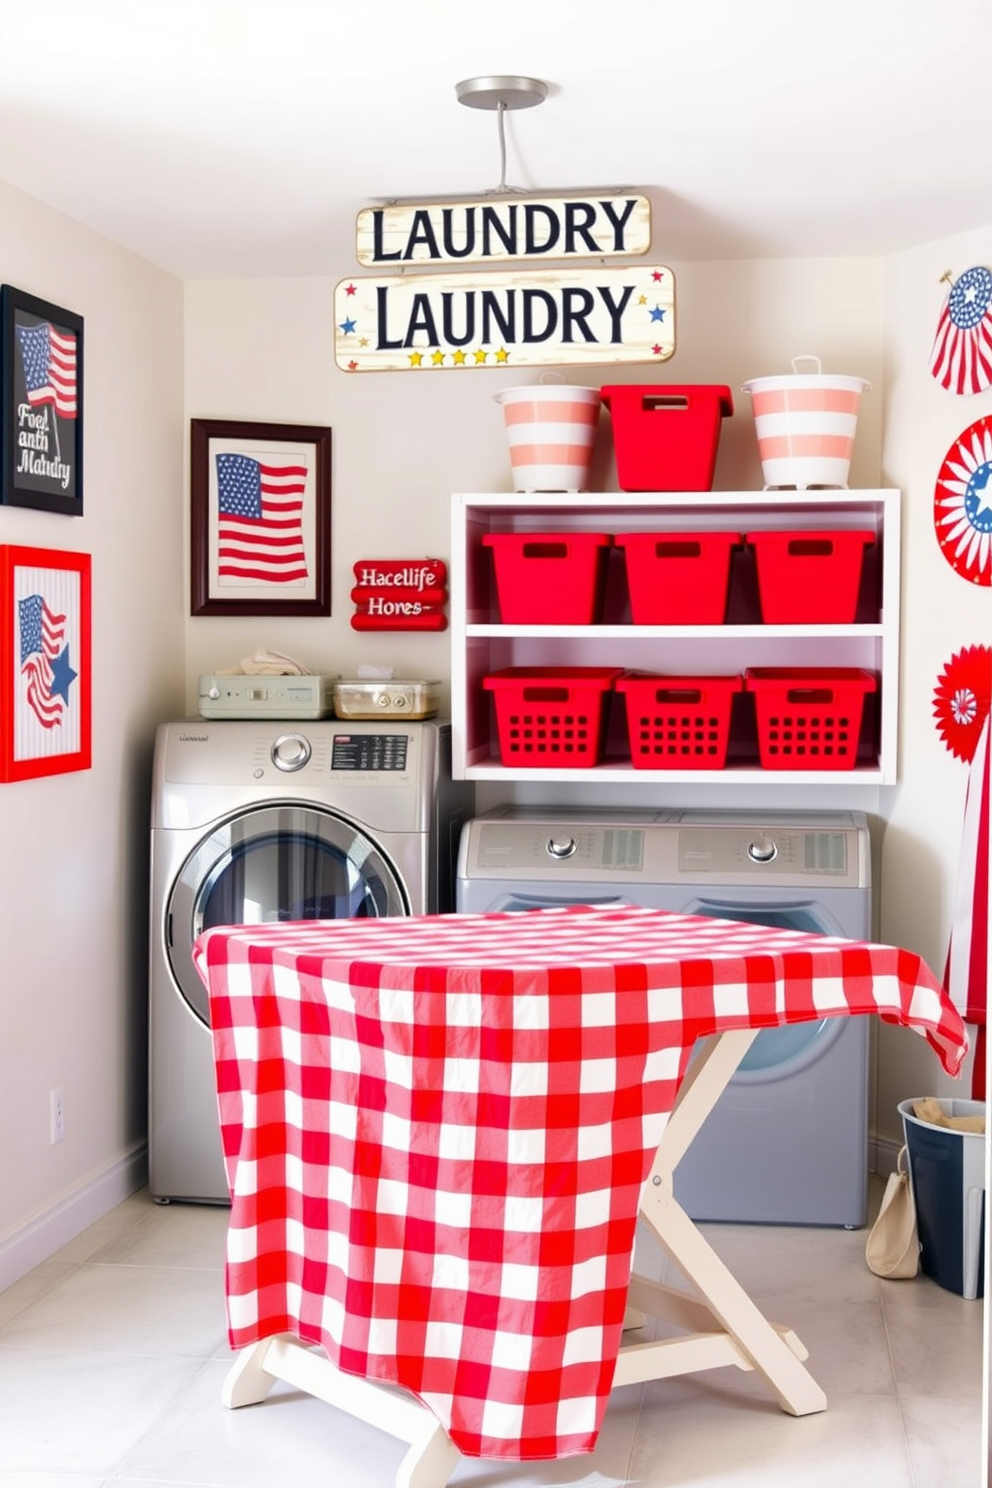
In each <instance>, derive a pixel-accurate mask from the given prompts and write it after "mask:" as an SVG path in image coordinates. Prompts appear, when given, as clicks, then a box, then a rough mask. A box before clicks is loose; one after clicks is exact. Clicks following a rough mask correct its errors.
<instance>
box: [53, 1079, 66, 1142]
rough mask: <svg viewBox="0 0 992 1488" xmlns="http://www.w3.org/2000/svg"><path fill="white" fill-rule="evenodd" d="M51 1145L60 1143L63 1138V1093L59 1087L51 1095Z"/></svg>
mask: <svg viewBox="0 0 992 1488" xmlns="http://www.w3.org/2000/svg"><path fill="white" fill-rule="evenodd" d="M50 1114H51V1123H52V1143H53V1145H54V1144H55V1143H56V1142H61V1140H62V1138H63V1137H64V1136H65V1091H64V1090H63V1089H62V1086H61V1085H60V1086H59V1087H58V1089H57V1090H53V1091H52V1095H51V1113H50Z"/></svg>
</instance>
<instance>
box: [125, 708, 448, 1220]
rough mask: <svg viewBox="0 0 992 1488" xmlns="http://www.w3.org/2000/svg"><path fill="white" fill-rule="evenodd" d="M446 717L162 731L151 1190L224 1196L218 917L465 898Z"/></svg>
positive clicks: (380, 911)
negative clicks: (216, 1058) (197, 962)
mask: <svg viewBox="0 0 992 1488" xmlns="http://www.w3.org/2000/svg"><path fill="white" fill-rule="evenodd" d="M450 747H451V730H450V725H448V724H446V723H437V722H425V723H413V722H406V721H403V722H402V723H388V722H385V721H377V722H374V723H342V722H340V721H336V720H322V721H319V722H314V723H305V724H295V723H273V722H264V721H260V722H255V721H237V722H228V721H224V722H211V723H208V722H204V721H203V720H187V721H186V722H181V723H166V724H163V725H161V727H160V728H159V730H158V734H157V737H156V742H155V754H154V763H153V771H152V775H153V782H152V805H151V936H150V967H149V972H150V1010H149V1132H148V1158H149V1187H150V1189H151V1193H152V1195H153V1197H155V1198H156V1199H159V1200H165V1199H188V1200H199V1201H201V1202H208V1203H209V1202H227V1200H228V1188H227V1182H226V1178H225V1174H224V1164H223V1158H222V1154H221V1141H220V1127H219V1121H218V1113H217V1095H216V1086H215V1080H214V1066H213V1051H212V1041H211V1034H210V1023H209V1006H208V1001H207V995H206V989H205V988H204V986H203V983H202V982H201V981H200V978H199V976H198V975H197V972H196V969H195V967H194V965H193V961H192V947H193V942H194V941H195V939H196V937H197V936H198V935H199V934H200V932H201V931H202V930H206V929H209V928H210V927H211V926H212V925H231V924H260V923H263V922H265V921H270V920H309V919H321V920H333V919H351V918H355V917H358V916H379V915H408V914H430V913H435V912H441V911H444V910H451V909H453V908H454V864H455V854H456V851H457V845H458V834H459V831H460V829H461V825H462V823H463V821H464V820H465V819H466V818H467V817H468V815H469V814H470V812H471V787H469V786H466V785H463V784H461V783H459V782H453V781H452V779H451V772H450Z"/></svg>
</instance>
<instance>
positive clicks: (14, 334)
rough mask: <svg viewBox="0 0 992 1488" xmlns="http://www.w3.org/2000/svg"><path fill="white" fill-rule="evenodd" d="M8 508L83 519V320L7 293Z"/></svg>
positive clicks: (2, 320) (3, 294) (4, 491)
mask: <svg viewBox="0 0 992 1488" xmlns="http://www.w3.org/2000/svg"><path fill="white" fill-rule="evenodd" d="M0 390H2V394H0V396H2V400H3V407H2V410H0V501H3V503H4V504H5V505H7V506H30V507H33V508H34V509H35V510H37V511H49V512H58V513H60V514H61V515H62V516H65V517H81V516H82V515H83V317H82V316H81V315H76V314H75V313H74V312H73V311H71V310H64V309H62V307H61V306H59V305H52V304H50V303H49V301H48V300H39V299H38V298H37V297H36V296H35V295H29V294H25V292H24V291H23V290H20V289H15V288H14V287H13V285H10V284H4V285H3V286H2V288H0Z"/></svg>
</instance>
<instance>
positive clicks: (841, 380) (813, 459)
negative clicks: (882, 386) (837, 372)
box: [742, 356, 871, 491]
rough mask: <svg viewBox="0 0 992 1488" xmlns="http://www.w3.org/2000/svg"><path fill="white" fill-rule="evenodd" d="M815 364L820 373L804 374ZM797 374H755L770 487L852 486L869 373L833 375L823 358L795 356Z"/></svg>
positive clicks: (751, 386)
mask: <svg viewBox="0 0 992 1488" xmlns="http://www.w3.org/2000/svg"><path fill="white" fill-rule="evenodd" d="M800 362H814V363H815V364H816V371H815V372H800V371H799V370H798V364H799V363H800ZM792 367H793V372H794V373H795V374H796V375H795V376H792V377H755V378H752V380H751V381H750V382H745V383H744V385H743V388H742V391H743V392H745V393H750V395H751V403H752V407H753V409H754V426H755V431H756V433H757V436H758V453H759V455H760V456H761V469H762V472H763V474H764V479H765V489H766V490H768V489H769V488H773V487H789V488H792V487H795V488H796V489H797V490H800V491H805V490H806V489H807V487H809V486H840V487H846V486H847V475H848V470H849V469H850V464H851V452H852V450H853V449H854V433H855V430H856V428H857V423H858V405H859V402H860V399H861V394H862V393H863V392H864V391H865V389H866V388H870V387H871V383H870V382H865V380H864V378H863V377H831V376H827V375H825V374H824V373H823V372H822V371H821V368H820V361H819V358H818V357H805V356H802V357H793V359H792Z"/></svg>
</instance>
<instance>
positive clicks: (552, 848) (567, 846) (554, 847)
mask: <svg viewBox="0 0 992 1488" xmlns="http://www.w3.org/2000/svg"><path fill="white" fill-rule="evenodd" d="M575 850H576V841H575V838H574V837H567V838H565V839H564V840H563V841H561V842H556V841H555V839H554V837H550V838H549V839H548V852H549V853H550V855H551V856H552V857H553V858H570V857H571V856H572V854H573V853H574V852H575Z"/></svg>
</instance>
